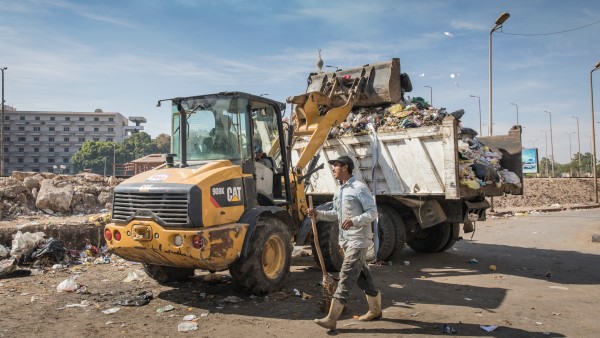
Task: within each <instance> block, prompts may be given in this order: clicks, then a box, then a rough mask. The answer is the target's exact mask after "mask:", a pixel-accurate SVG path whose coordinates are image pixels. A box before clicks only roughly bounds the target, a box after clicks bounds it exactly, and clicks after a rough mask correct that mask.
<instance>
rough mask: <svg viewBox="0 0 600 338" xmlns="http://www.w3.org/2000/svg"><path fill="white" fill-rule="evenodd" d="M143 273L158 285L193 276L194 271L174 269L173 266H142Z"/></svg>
mask: <svg viewBox="0 0 600 338" xmlns="http://www.w3.org/2000/svg"><path fill="white" fill-rule="evenodd" d="M143 265H144V271H145V272H146V273H147V274H148V276H150V277H151V278H152V279H154V280H155V281H157V282H158V283H160V284H165V283H170V282H179V281H182V280H186V279H188V278H189V277H192V276H193V275H194V269H188V268H176V267H173V266H165V265H155V264H143Z"/></svg>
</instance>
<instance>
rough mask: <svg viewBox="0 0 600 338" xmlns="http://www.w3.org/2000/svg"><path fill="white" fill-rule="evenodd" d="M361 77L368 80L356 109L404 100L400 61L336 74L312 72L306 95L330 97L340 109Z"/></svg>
mask: <svg viewBox="0 0 600 338" xmlns="http://www.w3.org/2000/svg"><path fill="white" fill-rule="evenodd" d="M360 77H364V78H365V81H364V82H363V85H362V88H359V90H358V95H357V96H356V97H355V102H354V107H373V106H379V105H383V104H390V103H392V104H393V103H398V102H399V101H400V99H401V98H402V97H403V94H404V89H403V88H402V84H401V76H400V59H399V58H393V59H392V61H389V62H379V63H373V64H368V65H364V66H362V67H353V68H347V69H343V70H339V71H336V72H322V73H312V74H311V75H310V76H309V78H308V87H307V89H306V92H307V93H310V92H321V93H323V94H325V95H327V96H329V97H330V98H331V100H332V102H331V103H332V106H334V107H335V106H339V105H342V104H344V98H345V97H347V96H348V94H349V93H348V92H349V90H350V85H351V84H352V81H353V80H354V79H356V78H360ZM408 81H410V80H408ZM405 89H406V88H405ZM406 91H410V89H408V90H406ZM338 94H341V95H338Z"/></svg>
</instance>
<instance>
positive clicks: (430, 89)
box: [424, 86, 433, 107]
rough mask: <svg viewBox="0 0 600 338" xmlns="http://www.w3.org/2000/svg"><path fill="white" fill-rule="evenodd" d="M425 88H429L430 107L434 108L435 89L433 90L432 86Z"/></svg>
mask: <svg viewBox="0 0 600 338" xmlns="http://www.w3.org/2000/svg"><path fill="white" fill-rule="evenodd" d="M424 87H425V88H429V105H430V106H432V107H433V88H431V86H424Z"/></svg>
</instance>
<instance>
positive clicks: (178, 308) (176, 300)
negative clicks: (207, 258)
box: [0, 209, 600, 337]
mask: <svg viewBox="0 0 600 338" xmlns="http://www.w3.org/2000/svg"><path fill="white" fill-rule="evenodd" d="M599 217H600V210H599V209H592V210H578V211H564V212H557V213H546V214H544V213H540V214H533V215H527V216H519V217H513V218H497V219H491V220H488V221H486V222H484V223H481V224H479V225H478V228H477V231H476V233H475V236H474V239H473V240H463V241H460V242H458V243H457V244H456V246H455V247H454V248H453V249H451V250H449V251H448V252H445V253H439V254H434V255H424V254H417V253H415V252H413V251H412V250H410V249H405V250H404V251H403V252H402V255H401V256H399V257H397V258H396V259H395V260H394V261H393V263H392V265H389V266H372V272H373V275H374V279H375V283H376V285H377V287H378V288H379V289H380V290H381V291H382V292H383V294H384V302H383V308H384V319H382V320H380V321H376V322H370V323H360V322H358V321H356V320H355V319H353V318H352V316H353V315H357V314H361V313H363V312H365V311H366V304H365V301H364V299H363V296H362V295H361V294H360V293H359V292H358V290H353V292H352V295H351V300H350V302H349V309H348V311H347V312H346V313H344V314H343V315H342V317H341V320H340V322H339V326H338V328H339V330H338V331H337V332H334V333H330V334H335V335H345V336H366V335H368V336H390V335H391V336H417V337H428V336H437V335H440V334H442V333H441V331H442V327H443V325H444V324H448V325H451V326H452V327H453V328H454V329H455V330H456V331H457V332H458V334H457V335H456V336H461V337H474V336H477V337H480V336H482V337H483V336H494V337H591V336H596V333H597V332H598V330H600V323H598V321H597V317H596V316H597V309H598V308H597V306H598V303H599V302H600V285H599V282H600V271H599V270H598V269H597V262H598V257H599V255H600V243H592V241H591V235H592V234H593V233H599V232H600V224H599V223H598V221H597V220H598V219H599ZM567 226H568V228H569V229H570V230H571V231H569V232H565V231H564V229H565V227H567ZM307 251H308V248H305V247H298V248H296V250H295V257H294V260H293V269H292V272H291V275H290V276H289V279H288V280H287V282H286V285H285V287H284V289H283V290H282V291H281V292H279V293H275V294H272V295H270V296H268V297H254V296H252V295H247V294H244V293H238V292H236V291H234V290H233V289H232V288H231V283H230V280H229V276H228V274H227V273H219V274H218V276H219V277H218V278H217V281H214V282H208V281H205V280H204V278H205V276H207V274H206V273H198V274H197V276H196V277H194V278H193V279H192V280H191V281H189V282H185V283H178V284H170V285H167V286H161V285H158V284H157V283H156V282H154V281H152V280H149V279H148V278H147V277H143V278H142V280H134V281H132V282H125V281H124V280H125V278H126V277H127V276H128V274H131V273H132V272H135V271H139V270H140V266H139V265H136V264H131V263H127V262H119V261H113V262H112V263H111V264H103V265H77V266H73V267H70V268H67V269H59V270H51V269H47V270H46V271H44V272H43V273H39V274H35V275H31V274H30V272H31V271H30V270H27V269H25V270H22V271H21V272H20V273H18V274H17V275H14V276H12V277H11V278H8V279H2V280H0V309H2V315H1V316H0V322H1V325H0V336H2V337H22V336H34V337H82V336H87V337H115V336H133V335H135V336H148V337H174V336H180V335H184V333H179V332H178V331H177V327H178V324H180V323H181V322H182V319H183V316H185V315H189V314H193V315H196V316H198V317H199V318H198V320H197V322H198V327H199V329H198V330H197V331H194V332H191V333H187V334H188V335H193V336H203V337H292V336H294V337H298V336H302V337H305V336H313V337H325V336H327V335H328V333H327V332H326V331H325V330H323V329H321V328H320V327H318V326H316V325H315V324H314V323H312V319H313V318H316V317H319V316H321V315H322V314H321V313H320V311H319V307H318V301H319V299H320V293H319V291H320V287H319V286H318V285H317V284H316V283H317V281H318V280H320V275H321V273H320V270H318V269H317V268H316V266H315V264H314V262H313V260H312V257H306V256H304V255H303V254H302V253H303V252H307ZM472 258H476V259H477V260H478V263H470V261H471V260H472ZM405 262H408V265H406V264H405ZM492 264H493V265H496V267H497V270H496V271H490V270H489V266H490V265H492ZM72 276H79V278H78V279H77V283H78V284H79V285H84V286H85V291H83V290H82V291H83V292H82V293H75V292H72V293H59V292H57V289H56V287H57V285H58V284H59V283H60V282H62V281H63V280H65V279H67V278H70V277H72ZM294 289H298V290H299V291H300V292H305V293H307V294H310V295H313V296H314V297H313V298H310V299H306V300H302V299H301V298H299V297H294ZM148 291H150V292H152V294H153V297H154V298H153V299H152V300H151V301H150V303H149V304H147V305H143V306H140V307H126V306H119V305H116V304H115V302H116V301H118V300H120V299H126V298H131V297H132V296H135V295H137V294H139V293H140V292H148ZM231 296H234V297H231ZM228 297H230V298H228ZM168 305H171V306H172V307H173V310H171V311H168V312H162V313H159V312H158V310H159V309H161V308H164V307H165V306H168ZM78 306H82V307H78ZM114 307H118V308H119V311H118V312H116V313H114V314H104V313H103V311H105V310H108V309H111V308H114ZM206 313H207V316H205V317H202V314H206ZM480 325H495V326H498V328H497V329H496V330H495V331H493V332H491V333H487V332H485V331H483V330H482V329H481V328H480Z"/></svg>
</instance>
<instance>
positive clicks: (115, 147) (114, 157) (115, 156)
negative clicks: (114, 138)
mask: <svg viewBox="0 0 600 338" xmlns="http://www.w3.org/2000/svg"><path fill="white" fill-rule="evenodd" d="M116 160H117V144H116V143H113V176H115V170H116V168H117V161H116Z"/></svg>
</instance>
